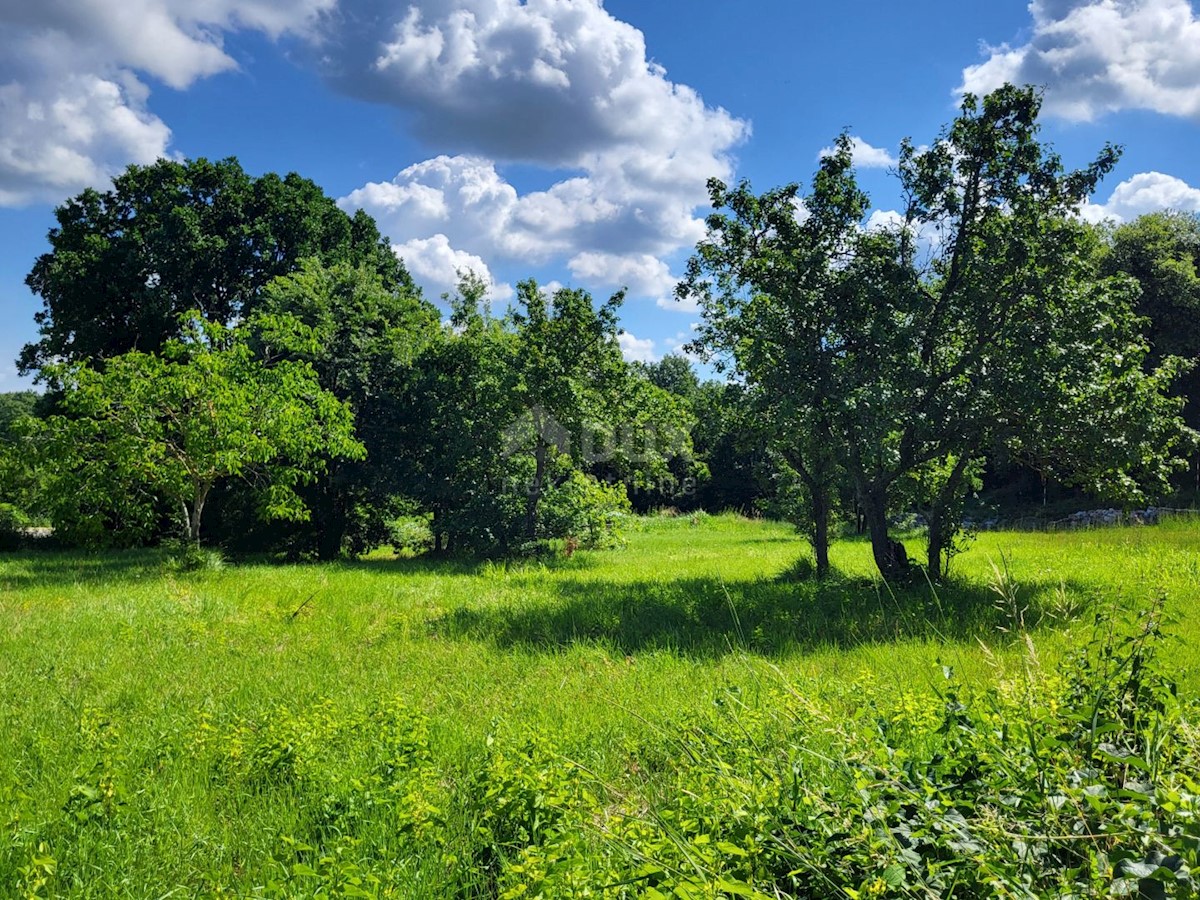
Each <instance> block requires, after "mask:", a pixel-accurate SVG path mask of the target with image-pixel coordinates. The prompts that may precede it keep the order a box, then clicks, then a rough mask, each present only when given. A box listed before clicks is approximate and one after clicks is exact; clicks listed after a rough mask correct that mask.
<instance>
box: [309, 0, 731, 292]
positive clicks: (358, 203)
mask: <svg viewBox="0 0 1200 900" xmlns="http://www.w3.org/2000/svg"><path fill="white" fill-rule="evenodd" d="M381 34H382V35H383V37H382V38H381V37H380V35H381ZM320 49H321V52H322V59H323V62H322V64H321V65H322V67H323V71H324V72H325V73H326V75H327V77H328V78H329V79H330V80H331V82H332V83H333V84H335V85H336V86H337V87H338V88H339V89H341V90H344V91H346V92H348V93H352V94H356V95H358V96H362V97H365V98H369V99H371V100H373V101H375V102H384V103H388V104H391V105H394V106H396V107H398V108H401V109H403V110H406V111H407V112H408V113H409V114H410V115H411V117H412V119H411V121H412V125H413V128H414V129H415V132H416V134H417V135H418V136H420V137H423V138H424V139H425V140H426V141H428V142H429V143H431V144H434V145H436V146H439V147H445V148H447V149H449V150H451V151H452V153H453V155H445V156H440V157H437V158H435V159H430V160H427V161H426V162H422V163H419V164H417V165H414V166H409V167H407V168H405V169H404V170H402V171H401V172H400V173H399V174H398V175H397V176H396V177H395V178H393V179H392V180H391V181H390V182H376V183H370V184H367V185H364V186H363V187H362V188H360V189H358V190H356V191H354V192H352V193H351V194H349V195H348V196H346V197H345V198H343V205H345V206H346V207H348V208H355V207H361V208H364V209H366V210H367V211H368V212H370V213H371V214H372V215H374V216H376V218H378V219H379V220H380V223H381V226H382V228H383V230H384V231H385V233H388V234H390V235H391V236H392V237H393V239H394V240H396V241H397V242H399V243H404V242H406V241H408V240H411V239H413V238H417V237H424V236H427V235H428V234H429V233H430V229H431V228H436V229H437V230H438V231H440V232H441V233H444V234H446V235H447V236H448V237H449V238H450V240H451V242H452V243H453V244H454V246H456V247H462V248H463V249H464V250H466V251H467V252H470V253H474V254H477V255H480V256H482V257H483V258H485V259H492V258H505V259H510V260H520V261H522V262H528V263H530V264H541V263H544V262H548V261H550V260H559V261H565V262H566V264H567V266H568V268H569V269H570V270H571V271H572V273H573V274H574V275H575V276H576V277H578V278H580V279H581V280H585V281H589V282H591V283H593V284H603V285H605V286H617V285H619V284H628V285H629V287H630V288H631V290H632V291H633V292H634V293H635V294H643V293H646V294H647V295H649V296H652V297H657V296H658V295H660V294H661V293H662V291H663V285H664V284H665V283H666V281H667V279H668V278H669V272H668V271H667V269H666V265H665V264H664V263H662V262H661V261H660V259H661V257H663V256H664V255H667V254H670V253H672V252H673V251H676V250H678V249H680V248H682V247H685V246H690V245H692V244H694V243H695V242H696V241H697V240H698V239H699V238H700V237H701V236H702V235H703V233H704V227H703V223H702V222H701V221H700V220H699V219H697V218H696V215H695V212H696V210H697V208H698V207H699V206H701V205H703V204H704V203H705V201H706V200H707V191H706V188H705V182H706V181H707V179H708V178H710V177H713V176H716V177H722V178H729V177H731V175H732V160H731V157H730V154H731V152H732V150H733V148H734V147H735V146H736V145H737V144H738V143H739V142H740V141H742V140H743V139H744V138H745V137H746V136H747V135H748V133H749V126H748V125H747V123H745V122H743V121H741V120H738V119H736V118H734V117H733V116H731V115H730V114H729V113H727V112H726V111H724V110H721V109H714V108H712V107H709V106H707V105H706V104H705V103H704V101H703V100H702V99H701V98H700V96H699V95H698V94H696V92H695V91H693V90H692V89H691V88H689V87H687V86H685V85H680V84H676V83H673V82H672V81H670V80H669V79H668V78H667V75H666V72H665V71H664V70H663V69H662V68H661V67H659V66H656V65H655V64H653V63H651V62H650V61H649V60H648V59H647V55H646V47H645V40H644V38H643V36H642V34H641V32H639V31H638V30H637V29H636V28H634V27H632V26H631V25H628V24H627V23H624V22H621V21H619V20H617V19H615V18H614V17H613V16H612V15H610V14H609V13H608V12H607V11H606V10H605V9H604V7H603V6H602V4H601V3H600V2H599V0H528V2H525V3H521V2H518V0H458V2H454V3H450V2H447V0H424V2H420V3H414V4H411V5H407V6H405V8H404V11H403V12H402V13H399V12H397V11H396V10H395V9H394V8H392V6H389V4H387V3H383V2H379V3H377V4H376V6H375V7H374V11H373V13H372V14H370V15H365V14H364V15H360V16H359V17H358V18H357V19H356V20H354V21H349V20H343V21H342V22H341V23H340V31H339V32H338V35H337V36H336V37H335V38H333V39H331V40H328V41H326V42H325V43H324V44H322V45H321V48H320ZM514 162H524V163H534V164H537V165H539V166H541V167H543V168H545V169H549V170H551V171H553V172H561V173H562V175H561V177H560V180H558V181H557V182H555V183H553V184H552V185H551V186H550V187H549V188H546V189H544V190H536V191H528V192H524V193H522V192H519V191H518V190H517V189H516V188H515V187H514V186H513V185H512V184H510V183H509V182H508V181H507V179H506V178H505V177H504V176H503V175H502V174H501V168H502V166H503V165H504V164H505V163H514ZM602 276H611V277H602Z"/></svg>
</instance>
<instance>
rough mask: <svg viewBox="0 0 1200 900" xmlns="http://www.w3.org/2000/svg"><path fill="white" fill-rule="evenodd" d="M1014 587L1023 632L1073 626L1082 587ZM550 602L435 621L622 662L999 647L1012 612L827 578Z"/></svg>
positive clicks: (950, 593)
mask: <svg viewBox="0 0 1200 900" xmlns="http://www.w3.org/2000/svg"><path fill="white" fill-rule="evenodd" d="M1061 587H1062V588H1065V594H1063V593H1060V583H1059V582H1054V583H1048V582H1047V583H1028V582H1026V583H1022V585H1021V586H1020V588H1019V593H1018V598H1019V603H1018V609H1019V610H1022V611H1023V620H1024V623H1025V624H1026V626H1027V627H1035V626H1036V625H1038V624H1040V623H1044V622H1047V621H1052V620H1054V619H1055V618H1056V617H1067V618H1069V617H1075V616H1078V615H1080V614H1081V613H1082V612H1083V610H1084V608H1085V607H1086V601H1083V600H1081V599H1076V600H1075V602H1073V603H1072V602H1071V601H1070V600H1068V601H1067V602H1066V603H1065V604H1063V601H1061V600H1059V599H1058V598H1059V597H1060V596H1061V597H1065V598H1083V597H1084V596H1085V589H1084V588H1082V587H1081V586H1080V585H1078V584H1071V583H1068V584H1066V585H1062V586H1061ZM555 589H556V591H557V592H558V596H557V598H555V599H553V600H550V601H546V602H531V603H529V604H528V605H525V606H521V605H514V606H505V607H501V608H492V609H469V608H462V609H458V610H455V611H453V612H451V613H448V614H446V615H443V616H441V617H440V618H438V619H437V620H435V621H434V622H433V623H432V628H433V630H434V632H435V633H438V634H441V635H443V636H446V637H452V638H461V639H469V640H481V641H489V642H492V643H494V644H495V645H497V646H499V647H501V648H515V647H525V648H529V649H554V648H561V647H566V646H570V645H572V644H575V643H579V642H596V643H601V644H604V645H608V646H611V647H613V648H614V649H616V650H618V651H621V652H624V653H626V654H634V653H638V652H644V651H649V650H670V651H673V652H677V653H681V654H684V655H691V656H698V657H706V658H711V657H716V656H721V655H724V654H727V653H730V652H741V651H745V652H751V653H758V654H762V655H767V656H784V655H787V654H789V653H795V652H804V651H808V650H814V649H820V648H845V647H852V646H858V645H864V644H884V643H890V642H895V641H900V640H905V639H910V638H926V639H947V640H959V641H961V640H970V639H973V638H976V637H981V638H985V639H987V640H988V641H989V642H996V641H997V640H998V639H999V638H1001V636H1002V634H1003V632H1001V631H999V630H998V629H999V628H1007V629H1010V630H1011V629H1012V628H1013V625H1014V621H1013V619H1014V615H1013V612H1012V611H1011V610H1010V609H1006V608H1005V606H1006V604H1004V603H1003V602H1002V601H1001V597H1000V595H999V594H998V593H997V592H996V591H994V590H993V589H992V588H991V587H989V586H987V585H985V584H980V583H976V582H966V581H949V582H947V583H944V584H940V585H938V586H937V587H936V590H935V589H934V588H932V587H931V586H930V585H929V584H928V583H925V584H919V585H905V586H900V587H893V586H889V585H886V584H884V583H882V582H875V581H872V580H869V579H865V578H848V577H845V576H841V575H836V574H835V575H833V576H831V577H829V578H826V579H825V580H823V581H818V580H816V579H813V578H805V577H802V576H800V577H798V576H797V575H796V573H794V572H788V573H785V574H784V575H782V576H780V577H778V578H774V579H771V578H764V579H758V580H754V581H733V582H727V581H723V580H721V579H718V578H686V579H674V580H671V579H664V580H660V581H652V580H645V581H635V582H609V581H603V580H597V581H576V582H562V583H558V584H556V585H555Z"/></svg>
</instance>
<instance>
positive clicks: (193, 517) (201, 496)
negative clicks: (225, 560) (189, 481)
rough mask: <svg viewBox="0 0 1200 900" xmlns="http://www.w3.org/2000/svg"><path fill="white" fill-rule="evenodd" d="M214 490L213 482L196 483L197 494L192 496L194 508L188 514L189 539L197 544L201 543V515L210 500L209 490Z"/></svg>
mask: <svg viewBox="0 0 1200 900" xmlns="http://www.w3.org/2000/svg"><path fill="white" fill-rule="evenodd" d="M210 490H212V483H211V482H203V483H201V484H198V485H196V494H195V496H194V497H193V498H192V509H191V513H190V515H189V516H188V540H190V541H191V542H192V543H193V544H195V545H196V546H199V545H200V517H201V516H202V515H204V504H205V503H206V502H207V501H208V492H209V491H210Z"/></svg>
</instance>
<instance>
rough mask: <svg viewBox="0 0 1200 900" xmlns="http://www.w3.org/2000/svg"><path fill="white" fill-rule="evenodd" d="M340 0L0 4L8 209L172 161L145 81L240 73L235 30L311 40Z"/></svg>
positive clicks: (1, 196)
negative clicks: (231, 43)
mask: <svg viewBox="0 0 1200 900" xmlns="http://www.w3.org/2000/svg"><path fill="white" fill-rule="evenodd" d="M335 2H336V0H39V2H36V3H30V2H27V0H0V205H16V204H21V203H27V202H30V201H33V200H39V199H50V200H58V199H61V198H62V197H63V196H65V195H66V194H69V193H72V192H74V191H76V190H78V189H80V188H82V187H85V186H88V185H97V186H98V185H101V184H102V183H103V182H104V181H105V180H107V178H108V177H109V176H110V175H111V174H112V173H113V172H114V171H116V170H118V169H120V168H122V167H123V166H125V165H127V164H128V163H145V162H150V161H152V160H154V159H156V158H157V157H159V156H163V155H165V154H166V153H167V150H168V144H169V140H170V129H169V128H168V127H167V125H166V124H165V123H164V122H163V121H162V120H161V119H159V118H158V117H157V116H155V115H153V114H152V113H151V112H150V111H149V110H148V109H147V97H148V94H149V91H148V88H147V85H146V83H145V81H143V80H142V78H143V77H144V76H150V77H152V78H155V79H158V80H159V81H162V82H163V83H165V84H168V85H170V86H171V87H174V88H180V89H182V88H186V87H188V86H189V85H191V84H192V83H193V82H195V81H196V79H198V78H203V77H205V76H208V75H212V74H215V73H217V72H221V71H224V70H227V69H231V68H234V67H235V66H236V63H235V61H234V60H233V59H232V58H231V57H230V56H229V55H228V54H226V53H225V51H224V49H223V47H222V34H223V33H224V32H226V31H230V30H234V29H242V28H251V29H255V30H259V31H263V32H266V33H267V34H269V35H273V36H278V35H279V34H282V33H283V32H285V31H297V32H301V31H304V30H305V29H306V28H307V27H308V24H309V23H311V22H312V21H313V20H314V17H315V16H316V15H318V14H319V13H320V12H322V11H323V10H328V9H329V8H330V7H331V6H332V4H333V3H335Z"/></svg>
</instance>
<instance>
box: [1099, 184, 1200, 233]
mask: <svg viewBox="0 0 1200 900" xmlns="http://www.w3.org/2000/svg"><path fill="white" fill-rule="evenodd" d="M1163 209H1177V210H1183V211H1184V212H1200V188H1194V187H1192V186H1191V185H1190V184H1188V183H1187V182H1186V181H1182V180H1180V179H1178V178H1176V177H1174V176H1173V175H1164V174H1163V173H1162V172H1142V173H1141V174H1139V175H1134V176H1133V177H1132V178H1130V179H1127V180H1126V181H1122V182H1121V183H1120V184H1118V185H1117V186H1116V188H1115V189H1114V190H1113V192H1112V196H1110V197H1109V198H1108V202H1106V203H1086V204H1084V205H1083V207H1082V208H1081V210H1080V214H1081V215H1082V216H1083V217H1084V218H1085V219H1087V220H1088V221H1089V222H1103V221H1106V220H1110V219H1111V220H1114V221H1116V222H1127V221H1129V220H1130V219H1136V218H1137V217H1138V216H1140V215H1144V214H1145V213H1150V212H1157V211H1159V210H1163Z"/></svg>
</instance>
